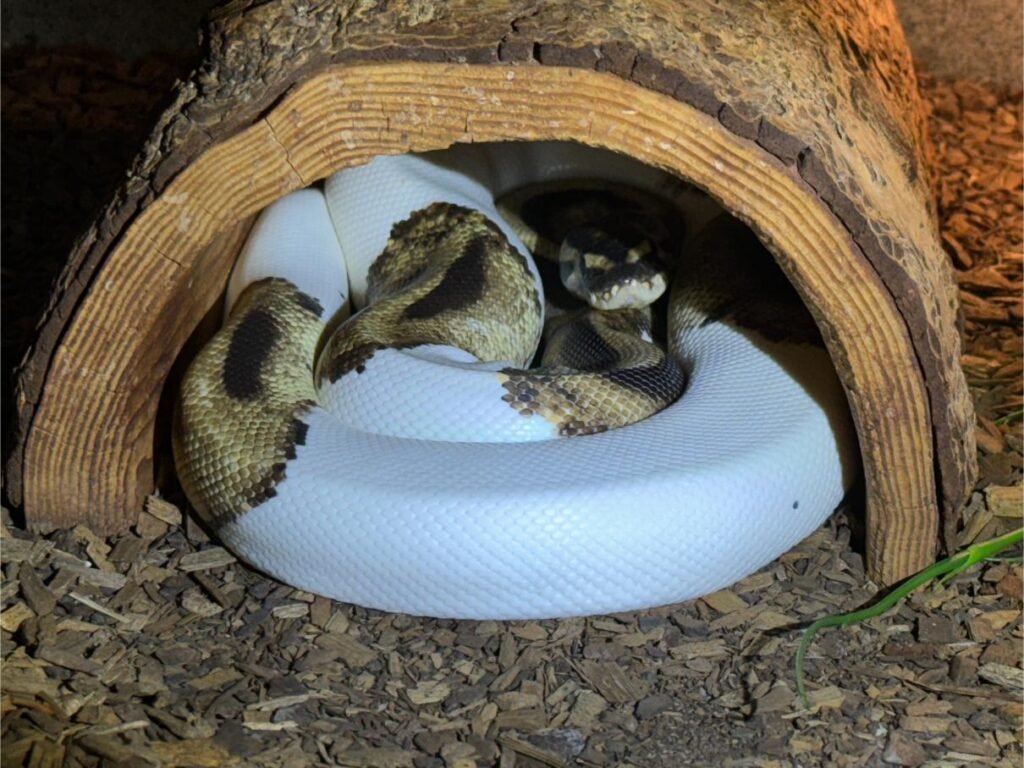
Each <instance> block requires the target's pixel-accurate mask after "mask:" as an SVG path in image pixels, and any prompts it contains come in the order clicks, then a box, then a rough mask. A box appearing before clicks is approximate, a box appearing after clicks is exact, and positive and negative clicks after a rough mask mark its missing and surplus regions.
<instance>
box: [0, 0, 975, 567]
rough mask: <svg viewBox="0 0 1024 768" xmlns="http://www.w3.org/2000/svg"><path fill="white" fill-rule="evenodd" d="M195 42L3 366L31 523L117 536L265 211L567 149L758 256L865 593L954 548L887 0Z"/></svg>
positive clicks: (629, 6)
mask: <svg viewBox="0 0 1024 768" xmlns="http://www.w3.org/2000/svg"><path fill="white" fill-rule="evenodd" d="M208 40H209V54H208V57H207V60H206V62H205V63H204V64H203V66H202V67H200V69H199V70H197V71H196V73H195V74H194V75H193V76H192V78H191V79H190V80H189V81H188V82H186V83H184V84H182V85H181V87H180V88H179V90H178V92H177V97H176V99H175V101H174V103H173V104H172V105H171V106H170V107H169V108H168V109H167V111H166V112H164V114H163V116H162V117H161V118H160V120H159V121H158V123H157V125H156V127H155V128H154V131H153V133H152V136H151V138H150V140H149V141H148V142H147V144H146V145H145V147H144V148H143V150H142V152H141V154H140V155H139V157H138V159H137V161H136V162H135V164H134V166H133V167H132V169H131V171H130V174H129V177H128V179H127V181H126V182H125V184H124V185H123V186H122V188H121V189H120V190H119V192H118V193H117V194H116V196H115V198H114V199H113V200H112V201H111V203H110V205H109V206H108V208H107V210H106V211H105V213H104V214H103V216H102V217H101V218H100V220H99V221H98V222H97V223H96V224H95V225H94V226H93V227H92V228H91V229H90V230H89V231H88V232H87V233H86V234H85V236H84V237H83V238H82V239H81V240H80V241H79V243H78V244H77V246H76V248H75V249H74V251H73V252H72V254H71V256H70V258H69V260H68V264H67V267H66V269H65V270H64V273H63V275H62V277H61V279H60V281H59V283H58V285H57V287H56V290H55V292H54V294H53V296H52V299H51V304H50V308H49V310H48V313H47V317H46V321H45V324H44V325H43V326H42V329H41V331H40V334H39V337H38V339H37V341H36V343H35V345H34V347H33V348H32V349H31V350H30V352H29V354H28V355H27V357H26V359H25V361H24V363H23V365H22V367H21V370H20V375H19V379H18V384H17V391H16V398H17V403H16V408H17V445H16V448H15V450H14V452H13V453H12V455H11V456H10V457H9V459H8V462H7V465H6V472H5V480H6V487H7V491H8V495H9V497H10V499H11V500H12V501H13V502H14V503H18V504H21V505H23V507H24V509H25V511H26V515H27V517H28V520H29V521H30V523H31V525H32V526H33V527H35V528H48V527H53V526H61V525H71V524H74V523H79V522H87V523H89V524H90V525H92V526H93V527H94V528H96V529H98V530H102V531H113V530H119V529H123V528H125V527H126V526H128V525H130V524H131V523H132V522H133V520H134V519H135V516H136V514H137V513H138V510H139V509H140V508H141V502H142V499H143V497H144V496H145V495H146V494H147V493H149V492H150V491H151V490H152V487H153V483H154V480H153V459H154V450H155V449H154V439H153V435H154V423H155V420H156V413H157V404H158V401H159V399H160V396H161V390H162V387H163V385H164V383H165V380H166V378H167V375H168V371H169V370H170V369H171V366H172V364H173V363H174V361H175V359H176V357H177V356H178V355H179V352H180V350H181V348H182V346H183V344H184V343H185V341H186V339H187V338H188V337H189V335H190V334H191V333H192V331H193V329H194V328H195V327H196V326H197V324H198V323H199V320H200V318H202V317H203V316H204V314H206V313H207V312H208V310H209V309H210V308H211V307H212V306H213V304H214V303H215V302H216V301H217V299H218V296H219V295H220V293H221V291H222V289H223V286H224V282H225V279H226V276H227V274H228V271H229V270H230V266H231V263H232V260H233V258H234V256H235V254H236V253H237V250H238V247H239V243H240V242H241V238H242V236H243V235H244V232H245V231H246V230H247V227H248V223H249V221H250V220H251V217H252V216H253V215H254V214H255V213H256V212H258V211H259V209H260V208H262V207H263V206H265V205H267V204H268V203H270V202H271V201H273V200H274V199H276V198H277V197H279V196H281V195H283V194H284V193H286V192H288V191H291V190H293V189H296V188H298V187H302V186H304V185H308V184H310V183H312V182H315V181H317V180H318V179H322V178H324V177H325V176H327V175H329V174H330V173H332V172H334V171H336V170H338V169H340V168H343V167H347V166H351V165H355V164H359V163H364V162H367V161H368V160H370V159H371V158H372V157H374V156H376V155H380V154H389V153H397V152H409V151H421V150H430V149H439V148H443V147H446V146H450V145H451V144H453V143H457V142H469V141H500V140H540V139H568V140H576V141H580V142H583V143H586V144H590V145H593V146H599V147H606V148H609V149H613V150H615V151H618V152H623V153H626V154H629V155H632V156H634V157H636V158H637V159H639V160H642V161H643V162H646V163H649V164H651V165H654V166H657V167H660V168H664V169H666V170H668V171H671V172H673V173H676V174H678V175H680V176H682V177H684V178H686V179H689V180H691V181H693V182H694V183H696V184H697V185H698V186H700V187H702V188H704V189H705V190H707V191H708V192H709V193H710V194H711V195H712V196H714V197H715V198H717V199H718V200H720V201H721V202H722V203H723V204H724V205H725V206H726V207H727V208H728V209H730V210H731V211H732V212H734V213H735V214H736V215H737V216H738V217H740V218H741V219H743V220H744V221H746V222H748V223H749V224H750V225H751V226H752V227H753V228H754V229H755V231H756V232H757V233H758V235H759V236H760V237H761V238H762V240H763V241H764V242H765V244H766V245H767V246H768V247H769V249H770V250H771V251H772V253H773V254H774V255H775V256H776V258H777V260H778V261H779V263H780V264H781V266H782V267H783V269H784V270H785V271H786V273H787V275H788V276H789V277H790V279H791V280H792V281H793V283H794V284H795V285H796V287H797V288H798V290H799V291H800V293H801V294H802V296H803V297H804V298H805V300H806V301H807V303H808V306H809V307H810V308H811V311H812V312H813V313H814V316H815V318H816V319H817V321H818V323H819V326H820V327H821V329H822V332H823V334H824V337H825V339H826V342H827V344H828V346H829V350H830V352H831V354H832V357H833V360H834V362H835V365H836V368H837V371H838V372H839V375H840V377H841V379H842V381H843V384H844V386H845V388H846V392H847V395H848V398H849V402H850V406H851V410H852V412H853V416H854V420H855V422H856V425H857V430H858V435H859V439H860V446H861V451H862V455H863V462H864V471H865V477H866V487H867V512H868V521H867V528H868V564H869V569H870V573H871V575H872V577H873V578H874V579H876V580H879V581H881V582H885V583H889V582H892V581H894V580H896V579H899V578H902V577H904V576H906V575H907V574H908V573H910V572H912V571H914V570H916V569H918V568H920V567H922V566H924V565H925V564H927V563H928V562H930V561H931V560H932V559H933V557H934V555H935V552H936V549H937V546H938V544H939V538H940V537H939V531H940V523H941V522H942V521H945V524H946V531H945V532H946V534H947V540H948V534H949V532H950V530H951V527H952V526H953V525H954V521H955V519H956V518H955V513H956V512H957V511H958V509H959V507H960V506H961V504H962V502H963V501H964V499H965V496H966V494H967V492H968V490H969V488H970V487H971V484H972V482H973V478H974V475H975V471H976V467H975V448H974V430H973V424H974V417H973V410H972V406H971V403H970V399H969V397H968V394H967V389H966V385H965V382H964V379H963V375H962V373H961V371H960V368H959V367H958V365H957V361H958V359H959V356H960V354H959V353H960V340H959V336H958V334H957V329H956V322H955V316H956V311H957V304H956V295H955V291H954V286H953V283H952V280H951V278H950V270H949V266H948V264H947V262H946V259H945V256H944V254H943V251H942V248H941V246H940V243H939V240H938V237H937V229H936V223H935V219H934V210H933V205H932V203H931V199H930V192H929V185H928V178H927V176H928V167H927V164H926V159H927V155H926V144H925V137H924V121H923V111H922V106H921V103H920V100H919V97H918V94H917V88H916V82H915V79H914V74H913V70H912V68H911V63H910V59H909V54H908V52H907V48H906V45H905V42H904V39H903V36H902V32H901V30H900V28H899V25H898V22H897V20H896V15H895V12H894V10H893V8H892V5H891V3H890V2H889V0H829V1H828V2H825V0H775V1H774V2H771V3H763V2H754V1H753V0H750V1H749V2H735V3H724V4H718V3H714V2H711V0H679V1H678V2H674V3H668V2H663V1H662V0H645V1H644V2H639V1H638V2H632V3H614V4H606V3H596V2H584V3H576V2H573V3H569V2H566V3H561V2H551V3H538V2H533V1H531V0H503V2H498V3H476V2H473V1H472V0H457V1H456V2H446V3H442V2H413V1H412V0H381V1H380V2H374V3H366V2H362V1H361V0H353V1H352V2H339V3H336V4H332V3H323V4H317V5H313V6H311V5H309V4H308V3H305V2H303V1H302V0H271V1H270V2H260V3H257V2H253V0H239V1H238V2H233V3H229V4H228V5H226V6H224V7H223V8H222V9H221V10H220V11H219V12H217V13H216V14H215V15H214V17H213V20H212V22H211V28H210V30H209V33H208Z"/></svg>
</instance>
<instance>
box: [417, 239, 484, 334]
mask: <svg viewBox="0 0 1024 768" xmlns="http://www.w3.org/2000/svg"><path fill="white" fill-rule="evenodd" d="M486 257H487V240H486V239H485V238H483V237H475V238H473V239H472V240H470V241H469V242H468V243H467V244H466V246H465V248H464V249H463V251H462V255H461V256H459V258H458V259H456V260H455V261H453V262H452V265H451V266H450V267H449V268H448V270H447V271H446V272H445V274H444V276H443V277H442V278H441V280H440V282H439V283H438V284H437V285H436V286H434V288H432V289H431V290H430V292H429V293H427V294H426V295H424V296H423V297H422V298H421V299H419V300H418V301H415V302H413V303H412V304H410V305H409V306H408V307H406V308H405V312H404V315H405V317H406V319H408V320H424V319H427V318H430V317H436V316H437V315H439V314H441V313H442V312H450V311H451V312H455V311H458V310H460V309H466V308H468V307H471V306H472V305H473V304H475V303H476V302H477V301H479V300H480V298H481V297H482V296H483V292H484V287H485V285H486V279H487V277H486V270H485V268H484V267H485V262H486Z"/></svg>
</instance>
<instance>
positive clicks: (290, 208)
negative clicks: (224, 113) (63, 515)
mask: <svg viewBox="0 0 1024 768" xmlns="http://www.w3.org/2000/svg"><path fill="white" fill-rule="evenodd" d="M528 146H529V145H528ZM531 152H532V155H529V156H528V157H527V161H526V162H525V163H524V160H523V158H524V153H523V152H522V151H519V152H518V153H517V151H516V147H515V146H514V145H496V146H491V147H465V148H460V149H459V150H457V151H456V150H453V151H451V152H450V153H449V154H448V155H446V156H437V155H434V156H415V155H405V156H398V157H384V158H377V159H375V160H374V161H373V162H371V163H370V164H368V165H366V166H363V167H359V168H352V169H348V170H345V171H342V172H340V173H338V174H336V175H335V176H333V177H331V178H330V179H328V181H327V183H326V185H325V190H324V192H321V191H320V190H317V189H313V188H310V189H306V190H301V191H299V192H296V193H292V194H291V195H289V196H287V197H285V198H283V199H281V200H279V201H278V202H277V203H274V204H273V205H271V206H270V207H269V208H268V209H267V210H266V211H264V213H263V214H262V215H261V217H260V218H259V220H258V221H257V223H256V224H255V226H254V228H253V231H252V233H251V234H250V238H249V241H248V243H247V245H246V247H245V248H244V249H243V252H242V254H241V256H240V257H239V261H238V264H237V266H236V269H235V272H234V273H233V276H232V281H231V285H230V286H229V292H228V303H229V306H230V307H231V308H230V315H229V317H228V319H227V321H226V323H225V325H224V327H223V328H222V329H221V331H220V332H219V333H218V334H217V335H216V336H214V338H213V339H212V340H211V341H210V342H209V343H208V344H207V345H206V346H205V347H204V349H203V350H202V351H201V352H200V354H199V355H198V356H197V357H196V359H195V360H194V361H193V363H192V365H191V366H190V368H189V371H188V373H187V374H186V377H185V380H184V382H183V384H182V389H181V395H180V399H179V403H178V408H177V411H176V425H175V433H174V434H175V439H174V444H175V458H176V463H177V466H178V471H179V476H180V478H181V481H182V485H183V487H184V488H185V490H186V493H187V495H188V497H189V499H190V501H191V502H192V504H193V505H194V506H195V507H196V509H197V511H198V512H199V514H200V515H201V517H202V518H203V519H204V520H206V521H207V522H208V523H209V524H210V525H211V526H212V527H213V528H214V529H216V531H217V533H218V534H219V536H220V537H221V538H222V539H223V540H224V541H225V542H226V543H227V544H228V545H229V546H230V547H232V548H233V549H234V550H235V551H236V552H237V553H238V554H239V555H240V556H242V557H243V558H244V559H246V560H248V561H249V562H250V563H252V564H253V565H255V566H256V567H258V568H261V569H263V570H265V571H267V572H268V573H270V574H271V575H274V576H276V577H278V578H280V579H282V580H284V581H287V582H289V583H291V584H294V585H296V586H299V587H302V588H304V589H309V590H312V591H315V592H319V593H322V594H325V595H328V596H331V597H335V598H338V599H341V600H345V601H349V602H355V603H359V604H362V605H367V606H371V607H376V608H383V609H387V610H394V611H402V612H408V613H416V614H428V615H436V616H445V617H473V618H523V617H543V616H565V615H578V614H587V613H598V612H611V611H620V610H627V609H631V608H638V607H644V606H649V605H655V604H661V603H668V602H674V601H678V600H681V599H684V598H688V597H692V596H696V595H699V594H702V593H704V592H707V591H710V590H712V589H716V588H719V587H721V586H724V585H726V584H728V583H730V582H731V581H734V580H735V579H737V578H740V577H742V576H743V575H745V574H747V573H749V572H750V571H752V570H754V569H755V568H757V567H758V566H760V565H762V564H763V563H764V562H767V561H768V560H770V559H771V558H773V557H775V556H777V555H778V554H779V553H780V552H782V551H784V550H785V549H786V548H788V547H789V546H791V545H792V544H794V543H795V542H796V541H797V540H799V539H800V538H801V537H803V536H805V535H807V534H808V533H809V532H810V531H811V530H813V528H814V527H815V526H817V525H818V524H820V523H821V521H822V520H823V519H824V518H825V517H826V516H827V515H828V513H829V512H831V510H832V509H833V508H834V507H835V506H836V504H837V503H838V502H839V501H840V500H841V498H842V495H843V492H844V488H845V487H846V486H847V485H848V483H849V481H850V479H851V477H852V473H853V471H854V470H855V463H856V462H855V456H854V451H853V448H852V446H853V445H854V441H853V439H852V429H851V427H850V424H849V421H848V418H847V415H846V411H845V399H844V397H843V394H842V391H841V388H840V387H839V385H838V382H837V381H836V379H835V375H834V373H833V370H832V367H831V365H830V362H829V360H828V355H827V353H826V352H825V351H824V349H823V346H822V344H821V341H820V338H819V337H818V334H817V330H816V328H815V326H814V323H813V321H812V320H811V319H810V316H809V315H808V314H807V312H806V310H805V309H804V307H803V305H802V304H801V303H800V301H799V298H798V297H797V296H796V294H795V292H794V291H793V290H792V288H791V287H790V286H789V284H788V283H787V282H786V281H785V280H784V278H782V277H781V273H780V272H778V270H777V268H776V267H775V265H774V263H773V262H772V260H771V258H770V256H768V255H767V254H766V253H765V252H764V251H763V248H762V247H761V246H760V244H759V243H758V241H757V238H756V237H754V236H753V235H752V234H751V233H750V231H749V230H747V229H746V228H745V227H743V226H742V225H740V224H738V223H737V222H736V221H735V220H732V219H728V218H719V219H715V220H714V221H712V222H711V223H708V222H707V221H706V219H707V218H708V217H707V215H706V214H705V215H703V219H704V220H700V221H694V219H695V217H694V215H693V214H692V212H690V213H688V212H687V210H686V206H685V205H683V208H682V209H680V207H679V206H680V205H681V203H680V199H678V198H679V197H680V195H682V196H683V197H685V196H686V195H690V196H692V197H693V198H694V199H697V198H698V196H696V195H695V193H693V192H686V193H685V194H683V193H678V194H676V193H672V192H670V193H668V194H666V190H676V191H677V192H678V190H681V189H684V187H682V186H681V185H679V184H678V183H675V184H674V186H673V182H672V181H671V180H669V179H668V177H667V176H664V175H662V174H659V173H657V172H655V171H653V170H651V169H646V168H643V167H642V166H639V165H637V164H633V163H631V162H630V161H627V160H625V159H623V158H617V157H614V156H610V155H608V154H607V153H600V152H598V151H596V150H588V149H585V148H582V147H576V146H574V145H562V144H551V145H534V147H533V149H532V150H531ZM602 177H603V178H602ZM598 178H601V179H602V180H600V181H598V180H597V179H598ZM531 182H532V183H531ZM673 194H675V195H676V198H677V199H673ZM495 198H497V203H495ZM702 205H703V208H702V210H704V211H706V210H708V208H709V206H708V204H707V202H706V201H705V202H703V203H702ZM696 207H697V208H701V206H700V205H698V206H696ZM688 217H689V218H690V219H691V221H690V222H689V224H690V226H689V227H687V226H686V224H687V222H686V219H687V218H688ZM696 218H697V219H700V217H699V216H698V217H696ZM687 229H689V230H691V232H692V231H693V230H699V232H698V233H697V234H695V235H693V234H691V235H690V236H688V237H687V238H686V239H685V246H682V244H683V242H684V232H685V231H686V230H687ZM681 246H682V247H681ZM680 254H681V255H680ZM541 272H544V273H545V276H546V279H545V280H544V281H541V279H540V273H541ZM669 272H674V277H671V278H669V277H668V276H667V275H668V273H669ZM556 274H557V276H558V277H559V278H560V279H558V280H555V279H552V276H553V275H556ZM670 280H671V288H670V290H669V296H668V299H667V301H665V300H662V302H657V303H655V305H654V308H653V311H652V307H651V306H649V305H650V304H651V303H652V302H655V300H656V299H657V296H658V294H660V293H661V292H662V291H664V290H665V288H666V286H667V285H668V283H669V281H670ZM545 292H546V293H547V309H546V312H545ZM581 297H582V298H583V299H586V303H584V302H583V301H581ZM353 300H354V303H356V304H357V305H358V306H360V307H361V310H360V311H359V312H357V313H356V314H354V315H352V316H351V318H349V319H347V320H345V319H344V318H345V317H347V315H348V312H349V309H350V303H351V301H353ZM663 304H664V305H666V306H664V307H663V306H662V305H663ZM545 314H547V316H548V321H547V325H546V329H545V331H544V341H543V343H542V344H541V346H542V347H543V349H542V352H541V353H540V355H537V364H536V365H533V366H532V367H530V366H531V362H532V361H533V360H534V359H535V355H536V352H537V347H538V343H540V339H541V331H542V327H544V315H545ZM661 314H665V315H667V322H664V321H663V322H657V321H658V318H659V317H660V315H661ZM652 318H653V322H652ZM659 327H660V328H667V331H664V332H663V333H664V335H665V336H666V337H667V351H666V350H665V348H664V347H663V346H662V345H661V344H659V342H658V339H657V337H658V336H659V335H660V334H659V332H658V328H659ZM687 378H688V379H689V380H688V381H687ZM684 383H685V387H686V390H685V392H683V394H682V396H680V392H682V391H683V389H684ZM562 437H571V438H572V439H559V438H562Z"/></svg>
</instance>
